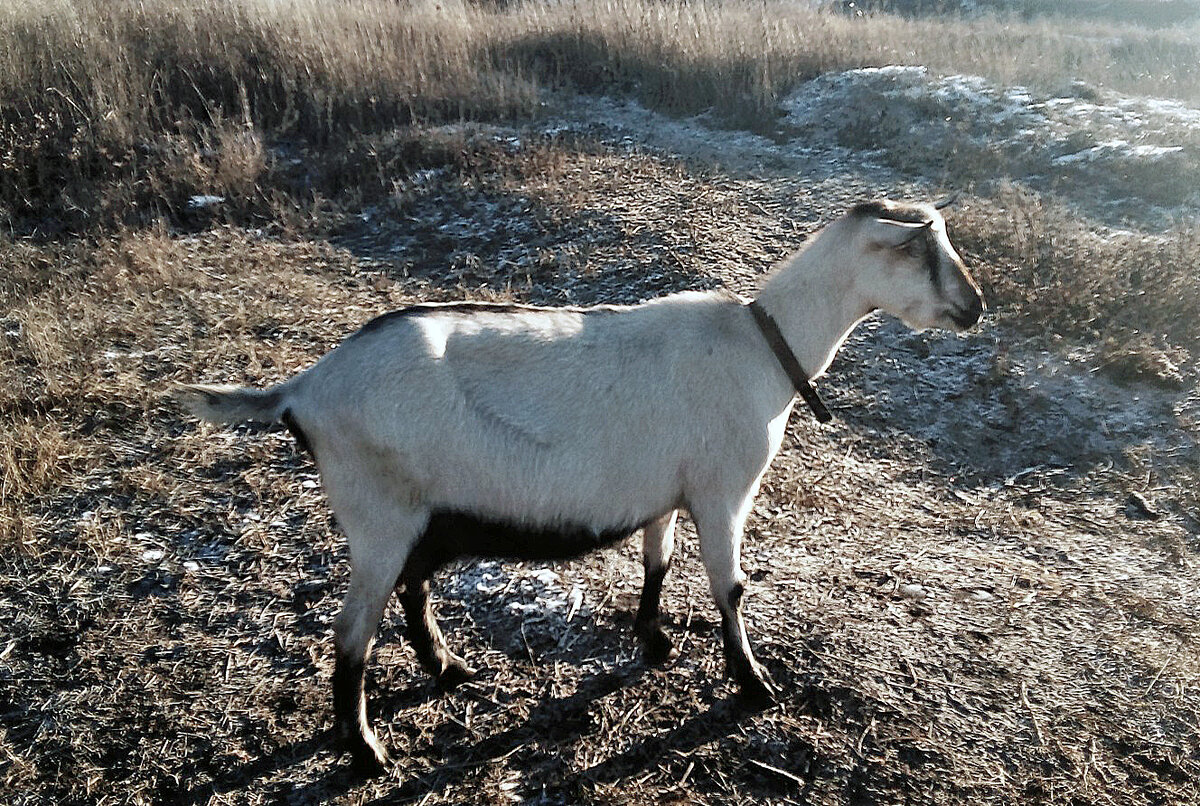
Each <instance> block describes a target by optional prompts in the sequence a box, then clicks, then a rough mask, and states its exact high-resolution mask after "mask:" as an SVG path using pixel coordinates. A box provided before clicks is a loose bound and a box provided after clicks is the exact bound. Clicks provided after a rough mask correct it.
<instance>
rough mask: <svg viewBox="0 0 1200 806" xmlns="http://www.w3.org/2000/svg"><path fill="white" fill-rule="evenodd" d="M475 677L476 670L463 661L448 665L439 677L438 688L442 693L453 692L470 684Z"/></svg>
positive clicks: (452, 662)
mask: <svg viewBox="0 0 1200 806" xmlns="http://www.w3.org/2000/svg"><path fill="white" fill-rule="evenodd" d="M473 677H475V670H474V669H472V668H471V667H470V666H468V665H467V664H465V663H464V662H463V661H461V660H454V661H451V662H450V663H447V664H446V666H445V668H444V669H442V671H441V672H440V673H439V674H438V676H437V686H438V688H440V689H441V690H442V691H451V690H452V689H456V688H458V687H459V686H461V685H462V684H463V683H468V682H470V681H471V679H472V678H473Z"/></svg>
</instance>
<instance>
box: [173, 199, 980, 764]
mask: <svg viewBox="0 0 1200 806" xmlns="http://www.w3.org/2000/svg"><path fill="white" fill-rule="evenodd" d="M876 310H883V311H885V312H888V313H891V314H893V315H895V316H897V317H899V318H900V319H901V320H902V321H904V322H905V323H906V324H908V325H909V326H910V327H914V328H927V327H946V328H951V329H954V330H959V331H961V330H965V329H967V328H969V327H971V326H972V325H974V324H975V323H976V322H977V321H978V319H979V317H980V315H981V314H982V312H983V310H984V303H983V298H982V296H981V294H980V291H979V288H978V286H977V285H976V284H975V282H974V281H973V280H972V279H971V277H970V275H969V274H968V273H967V270H966V267H965V266H964V265H963V262H962V260H961V259H960V257H959V256H958V254H957V253H956V252H955V250H954V247H953V246H952V245H951V243H950V240H949V238H948V236H947V234H946V228H945V221H944V219H943V218H942V215H941V214H940V213H939V212H938V209H937V208H935V207H934V206H931V205H927V204H905V203H897V202H891V201H875V202H866V203H863V204H859V205H857V206H855V207H854V208H853V209H851V210H850V211H849V212H848V213H846V214H845V215H843V216H841V217H840V218H838V219H836V220H835V221H833V222H831V223H830V224H828V225H827V226H826V227H825V228H824V229H823V230H821V231H820V232H819V233H818V234H817V235H816V236H815V237H814V238H813V239H812V240H811V242H810V243H809V244H808V245H807V246H806V247H805V248H804V249H802V250H801V251H800V252H798V253H797V254H796V255H794V256H793V257H791V258H790V259H788V260H786V261H784V262H782V263H781V264H780V265H779V266H777V267H776V268H775V269H774V270H773V271H772V272H771V274H770V275H769V276H768V277H767V279H766V281H765V283H764V284H763V287H762V290H761V292H760V293H759V294H758V296H757V298H756V299H755V300H754V301H753V302H751V303H749V305H747V304H745V303H744V302H743V301H742V300H740V299H738V298H737V297H735V296H734V295H732V294H730V293H728V292H722V291H714V292H684V293H678V294H674V295H671V296H667V297H663V298H660V299H655V300H651V301H649V302H645V303H642V304H639V305H631V306H612V305H601V306H597V307H591V308H541V307H532V306H526V305H507V304H488V303H477V302H456V303H447V304H418V305H413V306H412V307H409V308H405V309H403V310H399V311H394V312H392V313H387V314H384V315H382V316H379V317H378V318H376V319H373V320H372V321H370V322H368V323H367V324H366V325H365V326H363V327H362V329H360V330H359V331H358V332H356V333H354V334H353V335H351V336H350V337H349V338H347V339H346V340H345V341H344V342H343V343H342V344H341V345H340V346H338V347H337V348H336V349H334V350H333V351H331V352H330V353H329V354H327V355H326V356H324V357H323V358H322V359H320V360H319V361H318V362H317V363H316V364H315V365H314V366H312V367H311V368H309V369H308V370H306V371H304V372H302V373H300V374H299V375H296V376H294V377H292V378H291V379H290V380H287V381H285V382H283V383H281V384H279V385H278V386H275V387H273V388H271V389H267V390H254V389H244V388H242V389H238V388H234V387H222V386H203V385H199V386H187V387H183V389H182V397H183V400H184V403H185V404H186V405H187V406H188V407H189V408H190V409H191V410H192V411H193V413H195V414H196V415H198V416H199V417H201V418H203V419H206V420H210V421H214V422H236V421H241V420H258V421H268V422H270V421H282V422H283V423H284V424H285V425H286V426H287V427H288V428H289V429H290V430H291V431H292V433H293V434H294V435H295V436H296V438H297V440H298V442H299V443H300V445H301V447H303V448H306V449H308V450H309V451H310V452H311V453H312V455H313V457H314V459H315V461H316V464H317V466H318V468H319V470H320V474H321V478H322V480H323V483H324V487H325V491H326V494H327V496H328V499H329V503H330V505H331V507H332V508H333V511H334V513H335V514H336V516H337V519H338V521H339V523H340V524H341V527H342V529H343V531H344V532H345V533H346V536H347V538H348V540H349V544H350V560H351V566H352V575H351V581H350V587H349V591H348V593H347V594H346V599H345V603H344V608H343V610H342V612H341V614H340V615H339V616H338V618H337V620H336V622H335V625H334V630H335V641H336V649H337V653H336V666H335V671H334V675H333V700H334V711H335V715H336V720H337V729H338V732H339V734H340V735H341V737H342V739H343V740H344V741H345V742H346V744H347V747H348V749H349V750H350V751H351V753H352V755H353V759H354V762H355V765H356V766H358V767H360V768H362V769H363V770H364V771H367V772H378V771H380V770H381V769H382V768H383V767H384V765H386V764H388V763H389V760H388V756H387V753H386V751H385V749H384V748H383V746H382V745H381V743H380V742H379V740H378V739H377V738H376V736H375V733H374V731H373V730H372V728H371V725H370V723H369V721H368V719H367V715H366V700H365V696H364V693H363V664H364V663H365V661H366V658H367V656H368V654H369V651H370V647H371V644H372V642H373V641H374V637H375V633H376V630H377V628H378V625H379V622H380V619H381V618H382V615H383V612H384V608H385V605H386V604H387V601H388V599H389V597H390V595H391V592H392V590H393V588H395V589H396V590H398V591H399V596H400V600H401V602H402V604H403V609H404V614H405V619H406V622H407V624H406V626H407V635H408V637H409V639H410V640H411V641H412V643H413V646H414V647H415V649H416V653H417V656H418V658H419V659H420V662H421V664H422V665H423V666H424V667H425V668H426V669H427V670H428V671H429V672H430V673H431V674H432V675H433V676H434V677H435V678H436V679H437V681H438V682H439V684H440V685H441V686H443V687H446V688H449V687H452V686H454V685H457V684H459V683H462V682H463V681H465V680H467V679H469V678H470V677H471V675H472V673H473V672H472V670H471V669H470V668H469V667H468V666H467V664H466V663H465V662H464V661H463V659H462V658H460V657H458V656H457V655H455V654H454V653H453V652H452V651H451V650H450V648H449V647H448V646H447V645H446V640H445V638H444V637H443V635H442V632H441V630H440V629H439V627H438V624H437V621H436V619H435V617H434V613H433V610H432V608H431V606H430V602H429V579H430V577H431V576H432V575H433V574H434V572H436V571H437V570H438V569H439V568H440V567H442V566H443V565H445V564H446V563H448V562H450V561H452V560H454V559H456V558H459V557H488V558H511V559H540V560H553V559H566V558H571V557H576V556H579V555H582V554H584V553H586V552H589V551H592V550H593V549H597V548H599V547H602V546H605V545H608V544H611V543H613V542H615V541H618V540H622V539H624V538H626V537H628V536H630V535H632V534H633V533H634V532H635V531H637V530H639V529H640V530H642V532H643V561H644V583H643V590H642V594H641V599H640V603H639V606H638V611H637V615H636V618H635V622H634V624H635V632H636V634H637V635H638V636H639V638H640V639H641V641H642V644H643V651H644V653H645V656H646V658H647V660H648V661H650V662H655V663H659V662H663V661H666V660H667V659H669V658H671V657H672V656H673V655H674V654H675V650H674V649H673V648H672V645H671V640H670V639H669V638H668V636H667V635H666V633H665V632H664V631H663V629H662V626H661V624H660V619H659V599H660V594H661V590H662V585H663V579H664V577H665V576H666V573H667V569H668V566H669V565H670V561H671V553H672V549H673V547H674V533H675V523H676V515H677V513H678V511H679V510H680V509H686V510H687V511H688V512H689V513H690V515H691V517H692V520H693V521H694V523H695V526H696V530H697V532H698V534H699V539H700V550H701V555H702V558H703V562H704V567H705V570H706V572H707V575H708V580H709V584H710V587H711V592H712V595H713V597H714V599H715V600H716V604H717V607H718V609H719V610H720V613H721V621H722V633H723V639H724V645H725V654H726V662H727V663H726V665H727V670H728V672H729V673H731V675H732V676H733V677H734V679H735V680H736V681H737V683H738V685H739V687H740V690H741V692H742V693H743V695H745V696H747V697H750V698H751V699H754V700H759V701H770V700H771V698H772V697H773V695H774V693H775V688H774V684H773V683H772V682H771V680H770V678H769V677H768V675H767V674H766V672H765V670H764V669H763V667H762V666H761V665H760V664H759V663H758V661H757V660H755V658H754V655H753V653H752V651H751V648H750V641H749V639H748V637H747V634H746V626H745V622H744V620H743V616H742V599H743V595H744V590H745V589H744V582H743V580H744V575H743V573H742V569H741V563H740V549H741V540H742V529H743V524H744V523H745V521H746V517H747V514H748V513H749V511H750V507H751V503H752V500H753V498H754V495H755V493H756V492H757V490H758V486H759V481H760V479H761V477H762V475H763V473H764V471H765V470H766V468H767V466H768V464H769V463H770V461H771V459H772V458H773V457H774V456H775V454H776V452H777V451H778V450H779V446H780V443H781V442H782V440H783V435H784V428H785V425H786V423H787V420H788V417H789V415H790V413H791V410H792V406H793V402H794V397H795V392H796V391H797V387H807V386H808V383H807V381H808V378H810V377H816V376H819V375H820V374H821V373H823V372H824V371H825V369H826V368H827V367H828V366H829V363H830V361H832V359H833V356H834V354H835V352H836V351H837V349H838V347H839V346H840V345H841V344H842V342H843V341H844V340H845V338H846V337H847V336H848V335H849V333H850V331H851V330H852V329H853V328H854V326H855V325H856V324H857V323H858V322H859V321H861V320H862V319H863V318H864V317H866V316H867V315H869V314H870V313H872V312H873V311H876ZM801 367H804V368H807V373H806V372H805V370H803V369H801ZM807 391H808V392H809V393H811V389H808V390H807ZM810 402H812V404H813V405H814V407H816V408H815V410H817V411H818V412H821V413H823V412H824V409H823V407H821V406H820V404H819V401H817V400H816V398H815V393H813V394H812V395H811V401H810Z"/></svg>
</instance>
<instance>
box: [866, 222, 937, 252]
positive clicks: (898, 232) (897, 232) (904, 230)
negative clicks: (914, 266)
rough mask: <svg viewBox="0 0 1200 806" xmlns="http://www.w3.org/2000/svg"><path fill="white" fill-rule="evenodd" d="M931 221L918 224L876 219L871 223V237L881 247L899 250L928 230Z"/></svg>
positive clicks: (931, 223)
mask: <svg viewBox="0 0 1200 806" xmlns="http://www.w3.org/2000/svg"><path fill="white" fill-rule="evenodd" d="M932 225H933V222H932V221H922V222H919V223H914V222H909V221H893V220H892V219H890V218H876V219H875V220H874V221H873V222H872V227H871V229H872V233H871V234H872V236H873V237H874V238H875V240H876V241H877V242H878V243H879V244H880V245H881V246H887V247H891V248H893V249H899V248H900V247H902V246H904V245H906V244H907V243H908V242H909V241H911V240H912V239H913V238H916V237H917V236H919V235H921V234H922V233H923V232H925V231H926V230H928V229H929V227H930V226H932Z"/></svg>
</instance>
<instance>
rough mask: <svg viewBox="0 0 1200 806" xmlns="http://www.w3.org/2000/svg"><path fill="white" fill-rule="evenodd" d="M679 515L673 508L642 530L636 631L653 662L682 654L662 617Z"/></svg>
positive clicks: (647, 657)
mask: <svg viewBox="0 0 1200 806" xmlns="http://www.w3.org/2000/svg"><path fill="white" fill-rule="evenodd" d="M678 514H679V513H678V512H677V511H672V512H670V513H668V514H666V515H664V516H663V517H661V518H659V519H658V520H656V521H654V522H652V523H650V524H648V525H647V526H646V527H645V529H644V530H643V532H642V567H643V569H644V580H643V582H642V596H641V600H640V601H639V602H638V611H637V617H636V618H634V620H633V631H634V633H635V634H636V635H637V636H638V638H640V639H641V642H642V652H643V653H644V654H645V656H646V660H647V661H648V662H650V663H654V664H658V663H665V662H667V661H669V660H671V659H672V658H674V657H676V656H678V655H679V651H678V650H677V649H675V647H674V646H672V645H671V639H670V638H669V637H667V634H666V632H664V631H663V628H662V622H661V620H660V619H659V603H660V601H661V598H662V586H663V580H664V579H666V576H667V571H668V570H669V569H670V567H671V552H672V551H673V550H674V548H675V519H676V517H677V516H678Z"/></svg>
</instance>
